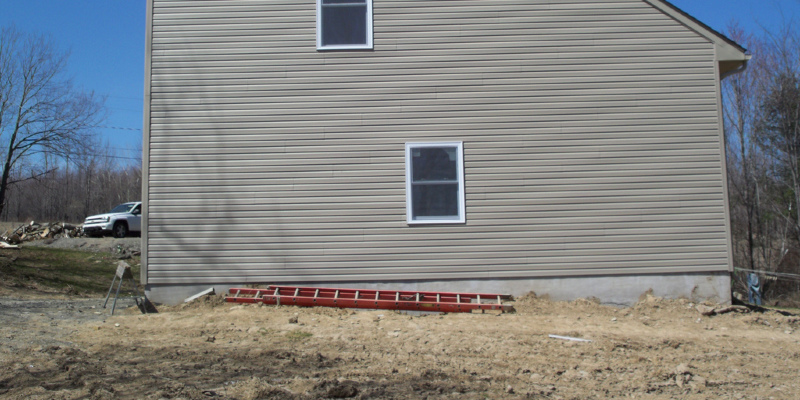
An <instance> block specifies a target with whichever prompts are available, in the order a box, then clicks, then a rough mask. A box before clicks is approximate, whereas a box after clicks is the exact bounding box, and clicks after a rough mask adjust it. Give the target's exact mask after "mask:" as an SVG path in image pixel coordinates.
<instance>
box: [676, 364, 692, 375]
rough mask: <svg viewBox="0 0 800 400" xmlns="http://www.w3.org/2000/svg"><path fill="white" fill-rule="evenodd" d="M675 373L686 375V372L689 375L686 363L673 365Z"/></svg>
mask: <svg viewBox="0 0 800 400" xmlns="http://www.w3.org/2000/svg"><path fill="white" fill-rule="evenodd" d="M675 373H676V374H678V375H686V374H689V375H691V371H689V366H688V365H686V364H679V365H678V366H677V367H675Z"/></svg>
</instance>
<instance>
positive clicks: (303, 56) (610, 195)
mask: <svg viewBox="0 0 800 400" xmlns="http://www.w3.org/2000/svg"><path fill="white" fill-rule="evenodd" d="M152 18H153V21H152V22H153V32H152V33H153V41H152V54H151V56H152V57H151V65H150V68H151V69H150V73H151V75H150V76H151V82H150V104H149V107H150V121H148V122H149V128H150V130H149V132H150V137H149V146H150V147H149V149H148V152H149V159H148V160H147V162H148V167H149V175H148V177H147V179H148V182H147V183H148V185H147V188H148V191H147V193H146V196H147V201H148V212H149V221H148V226H147V234H146V237H147V240H148V242H147V244H146V246H147V251H148V254H147V270H148V283H151V284H160V283H187V284H189V283H232V284H235V283H266V282H291V281H298V280H299V281H306V282H335V281H359V280H366V281H377V280H407V279H408V276H409V274H413V276H414V277H415V278H419V279H459V278H464V279H474V278H487V277H537V276H541V277H545V276H565V275H587V274H589V275H591V274H636V273H671V272H674V273H686V272H708V271H726V270H727V262H728V261H727V260H728V243H727V237H726V229H727V227H726V214H725V213H726V209H725V200H724V199H725V198H724V192H723V191H724V180H723V170H722V160H723V158H722V154H721V153H720V131H719V126H720V121H719V115H718V104H717V93H716V90H717V85H716V77H715V75H716V69H715V65H714V63H715V61H714V53H713V46H712V44H711V43H709V42H708V41H707V40H706V39H705V38H703V37H701V36H699V35H698V34H696V33H695V32H693V31H691V30H689V29H687V28H686V27H684V26H681V25H680V24H679V23H677V22H676V21H675V20H673V19H671V18H669V17H667V16H665V15H664V14H662V13H660V12H659V11H657V10H656V9H654V8H652V7H650V6H649V5H648V4H647V3H646V2H642V1H640V0H614V1H611V0H566V1H547V0H502V1H494V2H474V1H461V0H454V1H447V2H440V1H406V0H397V1H392V2H376V3H375V4H374V21H375V23H374V37H375V46H374V50H372V51H359V52H350V51H341V52H320V51H317V50H316V26H315V24H316V9H315V4H314V3H313V2H312V3H304V4H299V3H297V2H293V1H269V2H261V1H248V0H230V1H217V0H208V1H203V2H196V1H180V0H153V16H152ZM420 141H463V143H464V158H465V160H464V166H465V171H464V172H465V177H466V182H465V183H466V208H467V218H466V220H467V222H466V223H465V224H456V225H434V226H408V225H407V224H406V220H405V218H406V217H405V213H406V209H405V202H406V194H405V164H404V163H405V161H404V144H405V143H407V142H420Z"/></svg>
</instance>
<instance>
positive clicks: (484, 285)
mask: <svg viewBox="0 0 800 400" xmlns="http://www.w3.org/2000/svg"><path fill="white" fill-rule="evenodd" d="M282 285H291V284H282ZM296 285H302V286H320V287H341V288H358V289H379V290H419V291H442V292H445V291H446V292H479V293H502V294H511V295H513V296H515V297H519V296H523V295H525V294H527V293H529V292H531V291H533V292H535V293H536V294H537V295H539V296H542V295H547V296H549V297H550V299H552V300H556V301H560V300H567V301H568V300H575V299H578V298H589V297H596V298H598V299H600V301H601V302H602V303H603V304H612V305H620V306H630V305H633V304H635V303H636V302H637V301H638V300H639V297H640V296H641V295H642V294H644V293H645V292H647V291H648V290H652V292H653V295H655V296H658V297H664V298H687V299H691V300H694V301H700V300H710V301H714V302H718V303H724V304H727V303H730V301H731V290H730V288H731V280H730V275H729V274H728V273H713V274H708V273H702V274H700V273H698V274H670V275H629V276H625V275H623V276H590V277H564V278H559V277H555V278H540V279H491V280H490V279H485V280H479V279H470V280H444V281H395V282H386V283H366V282H336V283H335V284H328V285H326V284H308V283H297V284H296ZM212 286H213V287H214V289H215V291H216V293H217V294H218V295H221V294H224V293H227V291H228V289H229V288H231V287H240V286H244V284H242V285H147V288H146V293H147V297H148V298H149V299H150V300H151V301H153V302H156V303H162V304H177V303H180V302H182V301H183V300H184V299H186V298H188V297H190V296H192V295H194V294H197V293H199V292H201V291H203V290H206V289H208V288H209V287H212Z"/></svg>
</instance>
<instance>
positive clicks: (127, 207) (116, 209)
mask: <svg viewBox="0 0 800 400" xmlns="http://www.w3.org/2000/svg"><path fill="white" fill-rule="evenodd" d="M131 208H133V204H120V205H118V206H116V207H114V208H113V209H112V210H111V211H109V214H115V213H124V212H130V211H131Z"/></svg>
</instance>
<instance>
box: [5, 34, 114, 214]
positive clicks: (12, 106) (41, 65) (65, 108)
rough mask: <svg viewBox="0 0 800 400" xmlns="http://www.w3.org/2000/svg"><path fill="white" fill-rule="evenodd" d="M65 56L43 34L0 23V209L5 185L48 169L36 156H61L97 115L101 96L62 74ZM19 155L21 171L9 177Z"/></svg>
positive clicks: (85, 133)
mask: <svg viewBox="0 0 800 400" xmlns="http://www.w3.org/2000/svg"><path fill="white" fill-rule="evenodd" d="M66 62H67V54H66V53H62V52H59V51H58V50H57V49H56V47H55V45H54V43H53V42H52V40H50V39H48V38H47V37H45V36H36V35H29V34H24V33H21V32H19V31H18V30H16V29H15V28H14V27H4V28H2V29H0V144H2V146H3V147H2V148H3V150H4V151H3V153H2V155H3V157H2V161H1V162H2V165H3V170H2V175H0V213H2V211H3V209H4V208H5V203H6V197H7V193H8V188H9V186H10V185H12V184H14V183H17V182H19V181H20V180H26V179H35V178H40V177H42V176H45V175H47V174H48V173H49V172H51V171H52V169H47V168H42V165H41V163H39V162H37V161H39V159H37V157H40V156H42V155H45V154H46V155H50V156H55V157H64V156H66V155H68V154H69V153H70V152H72V151H74V149H75V148H79V147H81V146H83V145H84V143H86V142H87V140H86V139H87V136H90V134H91V129H92V128H93V127H94V126H96V125H97V124H98V122H99V121H100V120H101V119H102V117H103V105H102V101H101V100H100V99H98V98H97V97H96V96H94V94H93V93H83V92H81V91H78V90H76V89H74V88H73V87H72V84H71V82H70V80H69V79H66V78H64V77H63V74H64V69H65V67H66ZM25 161H27V163H26V165H27V166H29V168H26V169H27V171H26V173H25V175H22V176H19V177H12V176H11V172H12V171H13V170H15V167H17V168H19V167H20V164H23V163H25Z"/></svg>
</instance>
